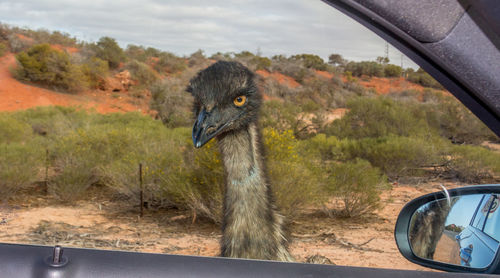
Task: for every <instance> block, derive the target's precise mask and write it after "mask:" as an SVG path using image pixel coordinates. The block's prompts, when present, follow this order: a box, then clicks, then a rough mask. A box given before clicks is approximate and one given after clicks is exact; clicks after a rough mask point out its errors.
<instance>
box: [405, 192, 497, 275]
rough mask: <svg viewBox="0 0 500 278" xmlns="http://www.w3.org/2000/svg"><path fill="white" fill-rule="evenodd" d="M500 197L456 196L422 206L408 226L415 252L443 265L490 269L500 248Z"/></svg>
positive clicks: (488, 195) (481, 195)
mask: <svg viewBox="0 0 500 278" xmlns="http://www.w3.org/2000/svg"><path fill="white" fill-rule="evenodd" d="M499 196H500V195H497V194H474V195H466V196H457V197H452V198H450V199H441V200H436V201H432V202H429V203H427V204H425V205H423V206H421V207H420V208H419V209H417V210H416V211H415V213H414V214H413V216H412V219H411V222H410V227H409V234H408V237H409V240H410V245H411V248H412V251H413V253H414V254H415V255H416V256H418V257H421V258H424V259H429V260H434V261H438V262H443V263H449V264H455V265H462V266H467V267H472V268H485V267H487V266H488V265H490V264H491V262H492V261H493V259H494V257H495V255H496V252H497V250H498V247H499V242H498V241H499V240H500V217H499V213H498V212H497V208H498V203H499V201H498V198H499Z"/></svg>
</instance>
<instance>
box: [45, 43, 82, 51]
mask: <svg viewBox="0 0 500 278" xmlns="http://www.w3.org/2000/svg"><path fill="white" fill-rule="evenodd" d="M50 46H51V47H52V48H53V49H56V50H59V51H67V52H69V53H76V52H78V51H80V49H78V48H76V47H68V46H62V45H60V44H52V45H50Z"/></svg>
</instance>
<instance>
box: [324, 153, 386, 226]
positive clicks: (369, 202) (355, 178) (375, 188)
mask: <svg viewBox="0 0 500 278" xmlns="http://www.w3.org/2000/svg"><path fill="white" fill-rule="evenodd" d="M387 188H388V184H387V178H386V177H385V176H384V175H383V174H381V173H380V170H379V169H377V168H375V167H372V166H371V165H370V163H369V162H368V161H366V160H362V159H356V160H354V161H348V162H345V163H337V164H334V165H333V166H332V167H331V169H330V177H329V178H328V182H327V184H326V186H325V190H326V192H328V193H329V194H330V196H334V197H335V200H336V201H337V202H338V203H340V206H341V209H340V210H338V211H334V214H336V215H340V216H344V217H357V216H360V215H362V214H363V213H367V212H373V211H374V210H376V209H378V208H380V207H381V203H380V197H379V194H380V191H381V190H384V189H387Z"/></svg>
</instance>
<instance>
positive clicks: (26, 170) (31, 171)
mask: <svg viewBox="0 0 500 278" xmlns="http://www.w3.org/2000/svg"><path fill="white" fill-rule="evenodd" d="M0 153H1V154H2V155H0V201H6V200H8V199H9V198H11V197H12V196H13V195H14V194H15V193H16V192H18V191H19V190H22V189H24V188H27V187H29V186H30V185H31V184H32V183H33V182H35V181H37V180H38V179H39V176H38V174H39V171H40V170H41V168H42V165H43V153H44V152H43V149H42V148H40V147H39V146H38V145H36V144H25V143H24V142H23V143H17V142H16V143H0Z"/></svg>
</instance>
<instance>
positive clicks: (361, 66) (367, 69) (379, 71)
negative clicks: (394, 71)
mask: <svg viewBox="0 0 500 278" xmlns="http://www.w3.org/2000/svg"><path fill="white" fill-rule="evenodd" d="M345 70H346V71H349V72H351V73H352V75H353V76H358V77H359V76H362V75H367V76H377V77H383V76H384V67H383V66H382V65H381V64H379V63H377V62H371V61H362V62H349V63H347V65H346V66H345Z"/></svg>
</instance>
